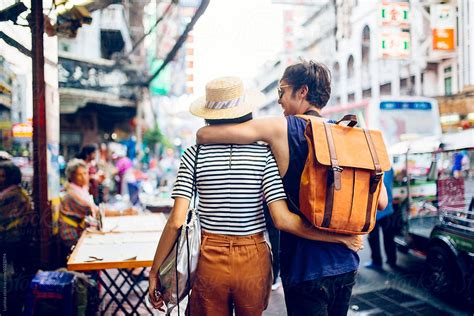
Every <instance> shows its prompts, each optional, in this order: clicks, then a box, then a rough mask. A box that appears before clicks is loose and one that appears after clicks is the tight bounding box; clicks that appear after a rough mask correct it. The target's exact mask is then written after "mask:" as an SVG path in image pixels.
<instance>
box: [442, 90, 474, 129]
mask: <svg viewBox="0 0 474 316" xmlns="http://www.w3.org/2000/svg"><path fill="white" fill-rule="evenodd" d="M437 99H438V104H439V113H440V118H441V127H442V129H443V132H456V131H459V130H463V129H468V128H474V86H468V87H467V88H466V89H464V91H463V92H461V93H458V94H454V95H450V96H442V97H438V98H437Z"/></svg>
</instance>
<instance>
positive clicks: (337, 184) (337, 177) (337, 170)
mask: <svg viewBox="0 0 474 316" xmlns="http://www.w3.org/2000/svg"><path fill="white" fill-rule="evenodd" d="M323 124H324V130H325V131H326V138H327V141H328V146H329V157H330V158H331V167H332V171H333V175H334V188H335V189H336V190H338V191H339V190H340V189H341V172H342V170H343V169H342V168H341V167H340V166H339V161H338V160H337V156H336V147H335V146H334V139H333V137H332V131H331V126H330V123H327V122H324V123H323Z"/></svg>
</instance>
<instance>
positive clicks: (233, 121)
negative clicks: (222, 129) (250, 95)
mask: <svg viewBox="0 0 474 316" xmlns="http://www.w3.org/2000/svg"><path fill="white" fill-rule="evenodd" d="M252 118H253V115H252V112H250V113H249V114H246V115H244V116H241V117H237V118H231V119H217V120H211V119H206V120H205V121H206V123H207V124H209V125H219V124H238V123H243V122H247V121H250V120H251V119H252Z"/></svg>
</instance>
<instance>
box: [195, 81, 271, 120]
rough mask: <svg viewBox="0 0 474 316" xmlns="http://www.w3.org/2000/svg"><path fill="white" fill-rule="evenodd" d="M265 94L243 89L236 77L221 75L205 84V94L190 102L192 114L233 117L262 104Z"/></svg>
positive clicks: (213, 117) (214, 118)
mask: <svg viewBox="0 0 474 316" xmlns="http://www.w3.org/2000/svg"><path fill="white" fill-rule="evenodd" d="M264 101H265V96H264V95H263V93H261V92H260V91H257V90H244V84H243V83H242V80H241V79H240V78H238V77H221V78H217V79H214V80H212V81H210V82H208V83H207V85H206V96H203V97H200V98H198V99H197V100H196V101H194V102H193V103H191V106H190V107H189V110H190V111H191V113H192V114H193V115H196V116H199V117H203V118H205V119H210V120H216V119H233V118H239V117H242V116H244V115H247V114H249V113H251V112H252V111H253V110H254V109H255V108H257V107H258V106H260V105H261V104H263V102H264Z"/></svg>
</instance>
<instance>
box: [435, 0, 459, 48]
mask: <svg viewBox="0 0 474 316" xmlns="http://www.w3.org/2000/svg"><path fill="white" fill-rule="evenodd" d="M430 12H431V34H432V38H433V43H432V45H433V50H434V51H453V50H454V49H455V48H456V46H455V45H456V41H455V29H456V7H454V6H452V5H449V4H436V5H432V6H431V8H430Z"/></svg>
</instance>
